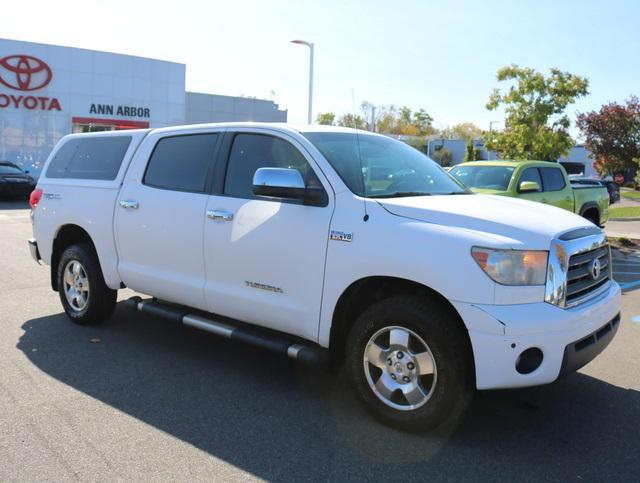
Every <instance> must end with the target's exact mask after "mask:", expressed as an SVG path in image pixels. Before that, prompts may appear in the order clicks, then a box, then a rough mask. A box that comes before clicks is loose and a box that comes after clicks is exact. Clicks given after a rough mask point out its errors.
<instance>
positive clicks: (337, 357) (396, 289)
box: [329, 276, 475, 374]
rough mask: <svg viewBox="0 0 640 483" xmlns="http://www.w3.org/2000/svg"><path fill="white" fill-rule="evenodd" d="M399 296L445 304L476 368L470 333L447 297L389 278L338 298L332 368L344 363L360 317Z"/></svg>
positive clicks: (363, 283)
mask: <svg viewBox="0 0 640 483" xmlns="http://www.w3.org/2000/svg"><path fill="white" fill-rule="evenodd" d="M397 295H415V296H417V297H420V298H422V299H426V300H431V301H433V302H437V303H440V304H442V306H443V307H445V308H446V309H447V310H448V311H449V313H450V314H451V318H452V322H453V324H455V326H456V327H457V328H458V330H460V332H461V333H462V334H463V336H464V338H465V340H466V341H467V346H468V351H467V352H468V355H469V358H470V361H469V362H470V363H471V364H472V365H474V362H473V351H472V348H471V339H470V338H469V331H468V330H467V327H466V326H465V324H464V322H463V320H462V317H461V316H460V314H459V313H458V311H457V310H456V309H455V307H454V306H453V305H452V304H451V302H449V300H448V299H447V298H446V297H444V296H443V295H442V294H441V293H439V292H437V291H436V290H434V289H432V288H431V287H428V286H426V285H423V284H421V283H419V282H415V281H413V280H408V279H404V278H397V277H390V276H370V277H365V278H361V279H359V280H356V281H355V282H353V283H352V284H351V285H349V286H348V287H347V288H346V289H345V290H344V291H343V292H342V294H341V295H340V297H339V298H338V302H337V303H336V306H335V308H334V311H333V317H332V321H331V331H330V335H329V352H330V359H331V365H332V366H333V367H336V366H338V365H340V364H341V362H342V360H343V359H344V355H345V350H346V348H345V343H346V339H347V335H348V333H349V330H350V329H351V327H352V326H353V323H354V322H355V320H356V319H357V317H358V316H359V315H360V314H361V313H362V312H363V311H364V310H365V309H366V308H367V307H369V306H370V305H371V304H373V303H375V302H378V301H380V300H384V299H387V298H391V297H394V296H397ZM474 366H475V365H474ZM473 374H475V367H473Z"/></svg>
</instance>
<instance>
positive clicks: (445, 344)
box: [346, 296, 473, 431]
mask: <svg viewBox="0 0 640 483" xmlns="http://www.w3.org/2000/svg"><path fill="white" fill-rule="evenodd" d="M471 357H472V356H471V354H470V347H469V343H468V341H467V339H466V336H465V334H464V332H463V329H462V328H461V327H460V326H459V325H458V321H456V320H453V318H452V316H451V313H450V311H449V310H447V308H446V307H444V306H443V305H442V303H439V302H438V301H433V300H423V299H422V298H418V297H411V296H398V297H393V298H390V299H386V300H382V301H380V302H377V303H375V304H373V305H372V306H370V307H369V308H368V309H367V310H365V311H364V312H363V313H362V315H360V317H358V319H357V320H356V322H355V324H354V326H353V328H352V329H351V331H350V333H349V336H348V339H347V357H346V367H347V370H348V372H349V376H350V378H351V380H352V382H353V383H354V385H355V387H356V390H357V392H358V394H359V395H360V397H361V399H362V400H363V401H364V403H365V405H366V407H367V409H369V410H370V411H371V412H372V413H373V414H374V416H376V417H377V418H379V419H380V420H381V421H383V422H384V423H386V424H388V425H391V426H394V427H397V428H400V429H403V430H406V431H426V430H429V429H435V428H441V427H448V426H451V425H453V424H455V423H457V421H458V420H459V419H460V417H461V416H462V415H463V413H464V411H465V410H466V408H467V406H468V405H469V403H470V401H471V399H472V396H473V362H472V358H471Z"/></svg>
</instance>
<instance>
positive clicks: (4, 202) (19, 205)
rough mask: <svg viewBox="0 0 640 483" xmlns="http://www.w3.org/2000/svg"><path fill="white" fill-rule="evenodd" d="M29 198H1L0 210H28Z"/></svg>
mask: <svg viewBox="0 0 640 483" xmlns="http://www.w3.org/2000/svg"><path fill="white" fill-rule="evenodd" d="M28 209H29V200H28V199H26V198H25V199H16V198H0V211H4V210H28Z"/></svg>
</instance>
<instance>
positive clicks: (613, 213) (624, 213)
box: [609, 206, 640, 218]
mask: <svg viewBox="0 0 640 483" xmlns="http://www.w3.org/2000/svg"><path fill="white" fill-rule="evenodd" d="M609 217H610V218H637V217H640V207H639V206H622V207H618V208H609Z"/></svg>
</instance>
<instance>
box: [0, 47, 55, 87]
mask: <svg viewBox="0 0 640 483" xmlns="http://www.w3.org/2000/svg"><path fill="white" fill-rule="evenodd" d="M51 77H52V73H51V69H50V68H49V66H48V65H47V63H46V62H45V61H43V60H40V59H38V58H37V57H33V56H31V55H8V56H7V57H3V58H2V59H0V83H2V84H4V85H5V86H7V87H10V88H11V89H16V90H18V91H36V90H38V89H42V88H43V87H45V86H46V85H47V84H49V82H51Z"/></svg>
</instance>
